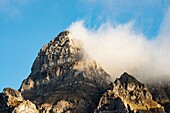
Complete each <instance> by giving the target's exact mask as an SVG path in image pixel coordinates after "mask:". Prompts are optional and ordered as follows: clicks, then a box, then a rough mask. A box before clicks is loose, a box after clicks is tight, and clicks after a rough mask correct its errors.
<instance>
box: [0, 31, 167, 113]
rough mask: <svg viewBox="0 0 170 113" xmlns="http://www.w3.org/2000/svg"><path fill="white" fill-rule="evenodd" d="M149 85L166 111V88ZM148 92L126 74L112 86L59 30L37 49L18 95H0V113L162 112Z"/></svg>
mask: <svg viewBox="0 0 170 113" xmlns="http://www.w3.org/2000/svg"><path fill="white" fill-rule="evenodd" d="M148 87H149V91H151V93H152V95H153V99H154V100H156V101H157V102H158V103H160V104H161V105H163V106H164V107H165V108H166V109H165V110H166V111H167V113H168V112H169V111H168V109H169V104H168V102H169V98H170V97H169V95H170V93H169V92H170V90H169V86H166V87H165V86H164V87H163V88H162V86H161V87H160V88H157V87H154V86H152V85H150V86H148ZM149 91H148V89H147V88H146V86H145V85H144V84H142V83H140V82H139V81H138V80H136V79H135V78H134V77H133V76H131V75H129V74H127V73H124V74H123V75H122V76H121V77H120V78H118V79H116V80H115V82H112V80H111V77H110V75H108V74H107V73H106V72H105V71H104V70H103V68H102V67H101V66H100V65H99V64H97V63H96V62H95V60H93V59H92V58H90V56H89V55H88V54H87V53H86V52H85V51H84V49H83V44H82V43H81V42H80V41H79V40H78V39H76V38H75V37H74V36H73V35H72V34H71V33H70V32H69V31H64V32H62V33H60V34H59V35H58V36H57V37H56V38H54V39H53V40H51V41H50V42H49V43H48V44H46V45H45V46H44V47H43V48H42V49H41V50H40V52H39V53H38V56H37V58H36V59H35V61H34V63H33V66H32V69H31V73H30V75H29V76H28V78H26V79H25V80H24V81H23V82H22V85H21V87H20V89H19V91H16V90H13V89H11V88H6V89H4V91H3V93H0V113H39V112H40V113H93V112H95V113H133V112H136V113H165V112H164V108H163V107H162V106H161V105H160V104H158V103H157V102H156V101H154V100H153V99H152V95H151V93H150V92H149ZM159 91H161V94H159V93H154V92H159ZM21 94H22V95H21ZM165 102H167V103H166V105H165V104H164V103H165Z"/></svg>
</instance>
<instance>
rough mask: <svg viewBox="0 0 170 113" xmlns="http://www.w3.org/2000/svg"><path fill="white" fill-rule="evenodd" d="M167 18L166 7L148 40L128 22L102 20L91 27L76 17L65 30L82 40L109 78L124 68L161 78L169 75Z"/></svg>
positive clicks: (116, 75) (131, 71) (140, 75)
mask: <svg viewBox="0 0 170 113" xmlns="http://www.w3.org/2000/svg"><path fill="white" fill-rule="evenodd" d="M169 20H170V10H168V11H167V15H166V16H165V18H164V21H163V22H162V26H161V29H160V33H159V35H158V36H157V37H156V38H155V39H154V40H148V38H147V37H145V36H144V35H143V34H141V33H139V32H137V31H134V26H133V23H132V22H129V23H127V24H120V25H112V24H111V23H109V22H106V23H105V24H102V25H101V26H100V27H99V28H98V29H97V30H93V29H88V28H86V27H85V26H84V22H83V21H77V22H74V23H73V24H72V25H71V26H70V27H69V30H70V31H71V32H72V33H73V34H74V35H75V36H76V37H77V38H79V39H80V40H82V41H83V42H84V46H85V49H86V51H87V52H88V53H89V54H90V55H91V56H92V57H93V58H94V59H95V60H97V62H98V63H100V64H101V65H102V66H103V68H104V69H105V70H106V71H107V72H108V73H109V74H111V75H112V77H113V78H115V77H118V76H119V75H121V74H122V73H123V72H124V71H127V72H129V73H130V74H132V75H138V77H139V78H142V79H147V78H149V77H158V78H159V77H160V76H161V77H162V78H165V77H170V69H169V68H170V59H169V58H170V52H169V50H170V45H169V44H168V43H169V42H170V33H169V31H170V28H169V26H170V25H169ZM167 75H168V76H167Z"/></svg>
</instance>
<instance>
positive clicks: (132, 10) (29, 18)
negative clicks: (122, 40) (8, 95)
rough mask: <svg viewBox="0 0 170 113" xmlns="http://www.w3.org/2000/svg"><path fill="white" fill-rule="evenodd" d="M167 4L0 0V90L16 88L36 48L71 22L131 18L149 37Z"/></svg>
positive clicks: (165, 0)
mask: <svg viewBox="0 0 170 113" xmlns="http://www.w3.org/2000/svg"><path fill="white" fill-rule="evenodd" d="M169 6H170V0H142V1H138V0H50V1H49V0H0V91H2V89H3V88H5V87H12V88H14V89H18V88H19V86H20V85H21V82H22V80H23V79H25V78H26V77H27V76H28V75H29V73H30V70H31V66H32V63H33V61H34V60H35V58H36V56H37V54H38V51H39V50H40V48H41V47H42V46H43V45H45V44H46V43H48V42H49V41H50V40H51V39H52V38H54V37H55V36H57V34H58V33H59V32H61V31H63V30H65V29H66V28H68V27H69V26H70V25H71V23H73V22H75V21H78V20H82V19H83V20H85V24H86V27H88V28H97V27H98V26H100V24H102V23H104V22H106V21H109V22H111V23H117V24H123V23H127V22H129V21H133V22H134V23H135V24H134V25H135V26H136V28H137V29H139V31H141V32H142V33H143V34H144V35H145V36H146V37H148V39H153V38H154V37H155V36H156V35H157V34H158V32H159V28H160V25H161V22H162V20H163V18H164V16H165V13H166V10H167V9H168V8H169Z"/></svg>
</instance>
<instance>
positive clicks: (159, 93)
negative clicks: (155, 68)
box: [147, 79, 170, 113]
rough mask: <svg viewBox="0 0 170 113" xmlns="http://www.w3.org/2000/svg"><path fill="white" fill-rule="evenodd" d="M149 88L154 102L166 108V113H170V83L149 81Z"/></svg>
mask: <svg viewBox="0 0 170 113" xmlns="http://www.w3.org/2000/svg"><path fill="white" fill-rule="evenodd" d="M147 87H148V89H149V91H150V92H151V94H152V97H153V100H155V101H156V102H158V103H159V104H161V105H162V106H164V108H165V111H166V112H167V113H170V82H169V80H168V79H167V80H162V79H159V80H157V81H153V80H151V81H148V82H147Z"/></svg>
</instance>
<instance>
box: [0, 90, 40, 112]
mask: <svg viewBox="0 0 170 113" xmlns="http://www.w3.org/2000/svg"><path fill="white" fill-rule="evenodd" d="M0 113H39V111H38V110H37V109H36V106H35V105H34V104H33V103H32V102H30V101H29V100H24V98H23V97H22V95H21V93H20V92H19V91H16V90H14V89H11V88H5V89H4V90H3V93H1V94H0Z"/></svg>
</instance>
